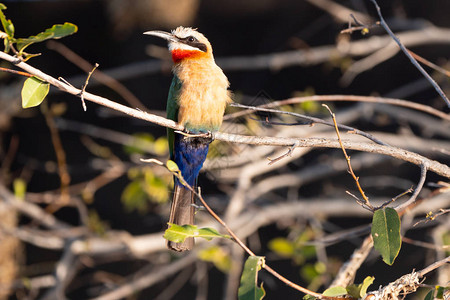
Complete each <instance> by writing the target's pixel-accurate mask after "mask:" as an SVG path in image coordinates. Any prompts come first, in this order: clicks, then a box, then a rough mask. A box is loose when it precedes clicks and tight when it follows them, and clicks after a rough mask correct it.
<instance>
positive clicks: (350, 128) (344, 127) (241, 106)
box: [230, 103, 388, 146]
mask: <svg viewBox="0 0 450 300" xmlns="http://www.w3.org/2000/svg"><path fill="white" fill-rule="evenodd" d="M230 106H232V107H239V108H246V109H249V110H254V111H265V112H271V113H277V114H284V115H289V116H294V117H297V118H301V119H304V120H307V121H310V122H312V123H318V124H324V125H327V126H331V127H334V126H338V127H339V128H341V129H344V130H348V131H351V132H352V133H355V134H359V135H361V136H363V137H365V138H368V139H369V140H371V141H373V142H375V143H377V144H380V145H385V146H388V144H386V143H384V142H382V141H380V140H379V139H377V138H376V137H374V136H372V135H371V134H370V133H367V132H364V131H361V130H359V129H356V128H353V127H350V126H347V125H342V124H337V123H336V124H334V123H332V122H328V121H325V120H322V119H320V118H316V117H311V116H307V115H303V114H299V113H294V112H290V111H282V110H278V109H271V108H262V107H254V106H248V105H243V104H238V103H231V104H230Z"/></svg>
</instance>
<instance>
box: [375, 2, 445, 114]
mask: <svg viewBox="0 0 450 300" xmlns="http://www.w3.org/2000/svg"><path fill="white" fill-rule="evenodd" d="M370 1H371V2H372V3H373V5H375V8H376V9H377V12H378V16H379V17H380V22H381V26H383V28H384V29H385V30H386V32H387V33H388V34H389V35H390V36H391V37H392V39H393V40H394V41H395V42H396V43H397V45H398V46H399V47H400V49H401V50H402V51H403V53H405V55H406V56H407V57H408V58H409V60H410V61H411V63H412V64H413V65H414V66H415V67H416V68H417V69H418V70H419V71H420V73H422V75H423V76H425V78H426V79H427V80H428V81H429V82H430V83H431V85H432V86H433V87H434V89H435V90H436V92H437V93H438V94H439V96H441V98H442V99H444V101H445V103H446V104H447V106H448V107H450V100H448V98H447V96H446V95H445V93H444V91H442V89H441V87H440V86H439V85H438V84H437V83H436V81H434V80H433V78H431V76H430V75H428V73H427V72H426V71H425V70H424V69H423V68H422V66H421V65H419V63H418V62H417V61H416V60H415V58H414V57H413V56H412V55H411V54H410V53H409V51H408V49H406V47H405V46H404V45H403V44H402V42H400V39H399V38H398V37H396V36H395V34H394V33H393V32H392V30H391V29H390V28H389V26H388V25H387V23H386V21H385V20H384V18H383V15H382V14H381V9H380V7H379V6H378V3H377V1H376V0H370Z"/></svg>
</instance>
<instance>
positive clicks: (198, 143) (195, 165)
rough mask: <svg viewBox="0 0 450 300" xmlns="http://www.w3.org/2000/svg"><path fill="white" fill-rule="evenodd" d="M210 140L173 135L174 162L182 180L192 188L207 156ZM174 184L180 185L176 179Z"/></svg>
mask: <svg viewBox="0 0 450 300" xmlns="http://www.w3.org/2000/svg"><path fill="white" fill-rule="evenodd" d="M210 142H211V140H209V139H205V138H199V137H185V136H183V135H180V134H175V141H174V160H175V163H176V164H177V165H178V168H179V169H180V171H181V175H183V178H184V180H186V182H187V183H188V184H189V185H190V186H192V187H194V186H195V184H196V181H197V177H198V173H199V172H200V169H201V168H202V166H203V162H204V161H205V159H206V155H207V154H208V149H209V144H210ZM175 183H176V184H178V185H181V183H180V182H179V181H178V180H177V179H176V180H175Z"/></svg>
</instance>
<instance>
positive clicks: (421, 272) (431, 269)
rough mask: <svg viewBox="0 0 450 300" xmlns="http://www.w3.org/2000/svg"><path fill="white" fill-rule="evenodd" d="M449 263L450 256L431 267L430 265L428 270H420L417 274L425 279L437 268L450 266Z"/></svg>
mask: <svg viewBox="0 0 450 300" xmlns="http://www.w3.org/2000/svg"><path fill="white" fill-rule="evenodd" d="M449 263H450V256H447V257H446V258H444V259H441V260H439V261H437V262H435V263H432V264H431V265H429V266H428V267H426V268H423V269H422V270H420V271H419V272H417V273H419V276H420V277H423V276H425V275H426V274H427V273H430V272H431V271H433V270H435V269H437V268H439V267H441V266H443V265H445V264H449Z"/></svg>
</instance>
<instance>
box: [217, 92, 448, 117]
mask: <svg viewBox="0 0 450 300" xmlns="http://www.w3.org/2000/svg"><path fill="white" fill-rule="evenodd" d="M308 101H314V102H320V101H348V102H369V103H379V104H389V105H396V106H401V107H407V108H411V109H414V110H419V111H423V112H425V113H428V114H431V115H434V116H436V117H439V118H441V119H443V120H447V121H450V114H446V113H444V112H442V111H439V110H437V109H435V108H433V107H431V106H427V105H423V104H420V103H415V102H411V101H407V100H402V99H396V98H384V97H373V96H358V95H313V96H305V97H294V98H289V99H285V100H280V101H273V102H269V103H266V104H263V105H260V106H258V107H259V108H272V107H280V106H283V105H290V104H297V103H303V102H308ZM252 111H253V110H243V111H239V112H235V113H232V114H227V115H225V116H224V120H230V119H234V118H237V117H241V116H245V115H248V114H250V113H252Z"/></svg>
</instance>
